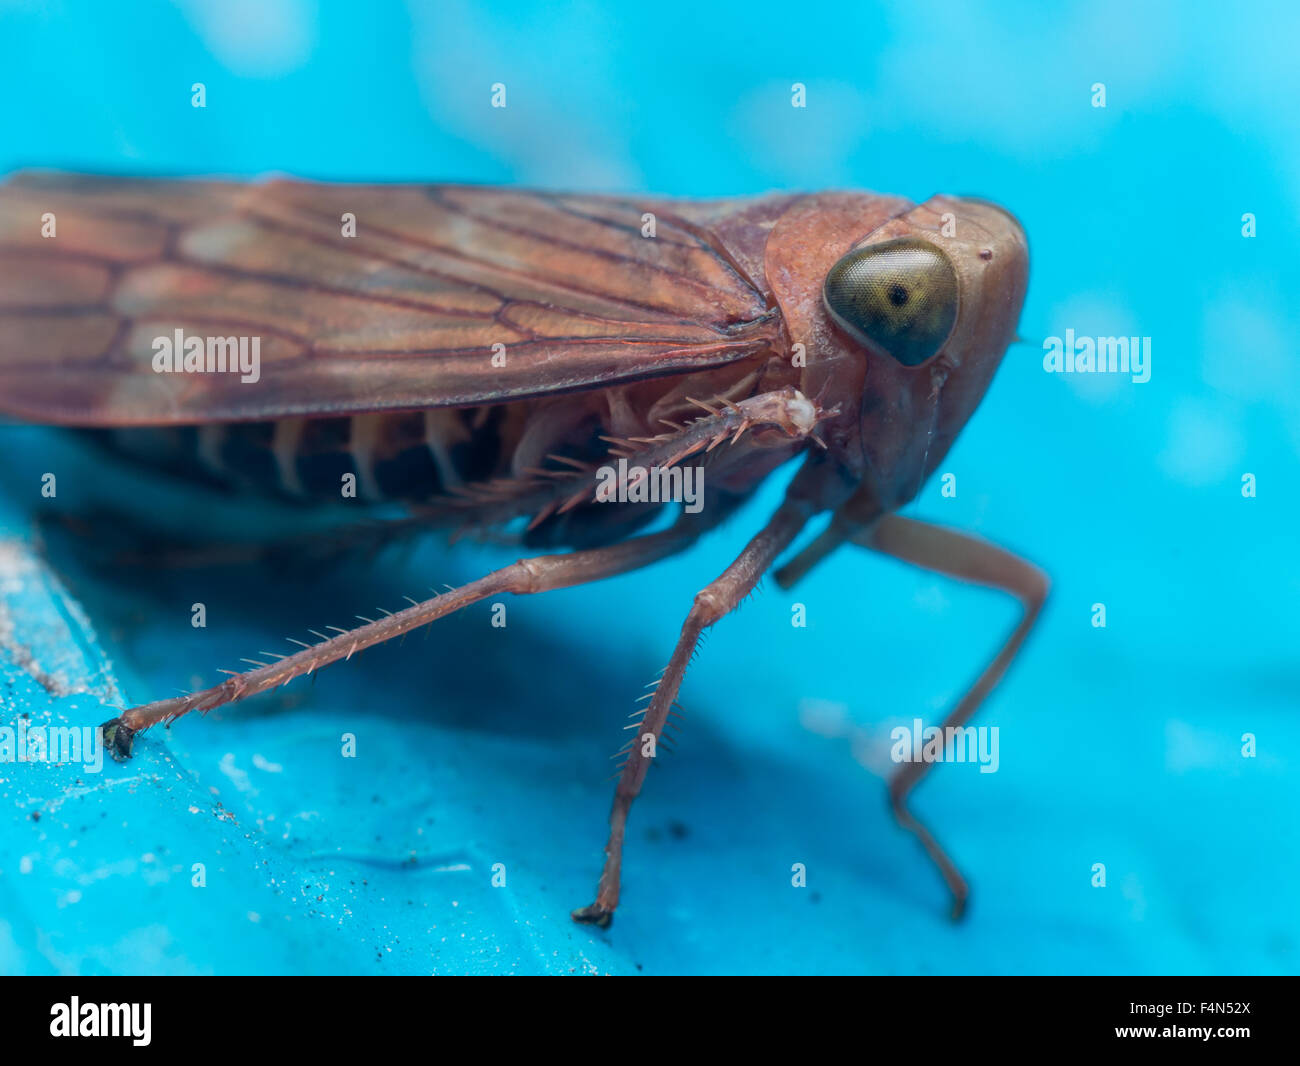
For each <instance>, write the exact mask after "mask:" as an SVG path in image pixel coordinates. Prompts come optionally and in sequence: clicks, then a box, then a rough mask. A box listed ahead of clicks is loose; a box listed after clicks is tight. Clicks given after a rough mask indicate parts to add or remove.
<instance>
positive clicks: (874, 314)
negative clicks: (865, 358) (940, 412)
mask: <svg viewBox="0 0 1300 1066" xmlns="http://www.w3.org/2000/svg"><path fill="white" fill-rule="evenodd" d="M822 299H823V300H825V302H826V310H828V311H829V312H830V313H831V317H832V318H834V319H835V321H836V322H837V323H838V324H839V325H840V327H841V328H842V329H844V330H845V331H846V332H847V333H849V334H851V335H852V336H854V337H856V338H857V339H858V340H859V341H862V342H864V343H870V344H874V345H876V346H877V347H880V348H883V349H884V350H885V351H886V352H888V353H889V354H890V355H891V356H893V358H895V359H897V360H898V361H899V362H900V363H902V364H903V365H904V366H920V365H921V364H922V363H924V362H925V361H926V360H927V359H930V358H931V357H933V356H934V355H935V354H936V353H937V352H938V351H939V349H940V348H942V347H943V345H944V342H945V341H946V340H947V339H948V334H950V333H951V332H952V327H953V323H955V322H956V321H957V272H956V271H955V270H953V267H952V263H951V262H949V260H948V257H947V256H946V255H944V254H943V253H942V252H941V251H939V249H938V248H936V247H935V246H934V245H932V244H928V243H926V242H925V241H922V240H916V239H914V238H911V237H903V238H900V239H899V240H893V241H885V242H883V243H881V244H872V245H869V246H867V247H866V248H859V249H856V250H855V251H852V252H849V254H848V255H846V256H845V257H844V258H843V259H841V260H840V261H839V262H838V263H836V264H835V265H834V266H833V267H831V269H830V273H828V274H827V275H826V284H825V285H824V286H823V287H822Z"/></svg>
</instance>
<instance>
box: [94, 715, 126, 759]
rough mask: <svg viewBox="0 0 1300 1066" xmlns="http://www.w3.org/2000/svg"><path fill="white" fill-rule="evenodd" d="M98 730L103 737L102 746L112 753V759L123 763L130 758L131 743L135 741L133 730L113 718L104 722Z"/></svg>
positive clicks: (119, 719) (120, 720) (118, 719)
mask: <svg viewBox="0 0 1300 1066" xmlns="http://www.w3.org/2000/svg"><path fill="white" fill-rule="evenodd" d="M99 728H100V731H101V732H102V733H103V736H104V744H105V745H106V746H107V747H108V750H109V751H110V752H112V753H113V758H114V759H116V760H117V761H118V762H125V761H126V760H127V759H129V758H130V757H131V743H132V741H134V740H135V730H134V729H132V728H131V727H130V726H129V725H127V724H126V723H125V722H123V721H122V719H121V718H114V719H112V720H111V721H108V722H105V723H104V724H103V725H101V726H100V727H99Z"/></svg>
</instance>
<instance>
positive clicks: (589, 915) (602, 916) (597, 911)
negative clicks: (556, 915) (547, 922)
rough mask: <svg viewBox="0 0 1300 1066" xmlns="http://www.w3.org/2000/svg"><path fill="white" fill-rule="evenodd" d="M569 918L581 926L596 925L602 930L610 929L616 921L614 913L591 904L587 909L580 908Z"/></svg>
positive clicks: (596, 904) (598, 905)
mask: <svg viewBox="0 0 1300 1066" xmlns="http://www.w3.org/2000/svg"><path fill="white" fill-rule="evenodd" d="M569 917H570V918H572V919H573V920H574V921H575V922H577V923H578V924H580V925H594V926H596V927H598V928H600V929H608V928H609V926H610V923H611V922H612V921H613V920H614V912H613V911H611V910H606V909H605V908H604V907H602V906H601V905H600V904H599V903H590V904H588V905H587V906H585V907H579V908H578V909H577V910H576V911H574V912H572V913H571V914H570V915H569Z"/></svg>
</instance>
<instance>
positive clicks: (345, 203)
mask: <svg viewBox="0 0 1300 1066" xmlns="http://www.w3.org/2000/svg"><path fill="white" fill-rule="evenodd" d="M647 214H651V215H653V216H654V217H653V219H650V220H647V218H646V216H647ZM688 215H689V216H691V217H695V218H700V217H706V218H707V217H709V215H708V213H707V212H703V211H701V210H700V209H699V208H689V209H685V210H683V212H682V213H681V214H676V213H674V211H673V208H672V207H671V206H670V205H659V209H658V210H656V206H655V205H653V204H650V205H645V204H640V203H636V202H632V201H629V200H620V199H616V198H607V197H585V196H566V195H560V194H548V193H528V192H516V191H505V190H499V189H491V188H479V187H472V186H448V185H443V186H437V185H424V186H414V185H329V184H313V183H305V182H292V181H270V182H264V183H257V184H238V183H228V182H211V181H188V180H156V179H155V180H150V179H114V178H100V177H77V176H68V175H59V174H47V173H30V174H22V175H18V176H17V177H16V178H14V179H12V180H11V181H9V182H8V183H6V184H3V185H0V414H4V415H8V416H12V417H16V418H21V419H25V420H29V421H38V422H51V423H58V424H68V425H83V426H129V425H166V424H189V423H198V422H205V421H223V420H252V419H267V418H277V417H283V416H292V415H308V416H310V415H329V414H349V413H359V412H365V411H395V410H413V409H419V408H429V407H445V406H457V405H465V404H475V403H484V402H488V401H492V402H500V401H503V400H512V399H524V398H529V397H535V396H540V395H544V394H549V393H558V392H565V391H573V390H582V389H589V388H594V387H600V386H605V385H610V384H616V383H620V382H629V381H636V380H641V379H645V378H650V377H657V376H663V375H667V374H674V373H688V372H691V371H694V370H700V369H706V368H709V367H714V366H720V365H724V364H727V363H730V362H733V361H736V360H740V359H744V358H746V357H748V356H751V355H754V354H755V353H757V352H761V351H762V350H764V349H765V348H768V347H770V346H771V345H772V343H773V337H774V336H775V333H776V330H777V328H778V323H777V322H776V319H775V313H774V312H772V311H771V310H770V307H769V302H768V300H767V299H766V297H765V296H764V294H763V293H762V292H760V291H759V289H758V288H757V287H756V286H755V284H754V283H753V282H752V281H751V280H750V279H749V277H747V276H746V274H745V272H744V271H743V270H742V269H741V268H740V267H739V266H738V264H737V263H736V261H735V260H734V259H732V258H731V257H730V256H728V255H727V254H726V252H725V249H723V248H722V247H721V246H720V244H719V242H717V241H716V240H714V239H712V237H711V235H710V233H709V232H708V230H707V228H706V227H704V226H701V225H698V224H696V223H694V222H691V221H687V216H688ZM647 222H649V225H648V224H647ZM651 225H652V226H653V235H650V232H651V231H650V226H651ZM177 331H180V333H179V334H178V333H177ZM193 338H199V341H198V342H195V341H193ZM214 338H215V344H216V349H215V350H216V351H222V350H224V351H226V352H228V353H230V360H229V362H230V363H231V364H233V363H235V361H236V360H235V358H234V354H233V353H234V351H235V349H234V348H229V347H226V343H227V341H230V342H239V341H243V342H245V348H244V349H242V351H244V352H245V353H246V352H248V351H250V350H255V351H256V352H257V364H258V365H257V368H256V373H255V374H253V373H244V372H234V370H233V369H227V370H214V369H213V366H214V364H213V363H212V361H211V353H212V352H213V350H214V349H213V344H214ZM254 338H255V339H256V344H255V345H254V344H253V343H252V342H253V340H254ZM194 343H199V344H201V345H202V346H203V348H202V352H203V354H204V355H206V357H207V359H208V361H207V362H206V363H204V364H202V372H184V366H183V364H182V363H181V360H180V355H181V351H182V348H183V346H184V345H187V344H194ZM173 350H174V352H175V360H176V361H175V363H171V362H169V361H168V358H169V357H168V355H167V353H168V352H169V351H173ZM157 360H162V367H163V369H161V370H159V369H158V368H157V366H156V361H157ZM244 366H245V368H246V367H247V366H248V356H247V355H245V364H244ZM174 369H175V370H176V371H177V372H173V370H174ZM194 369H198V367H195V368H194ZM254 377H255V380H253V379H254Z"/></svg>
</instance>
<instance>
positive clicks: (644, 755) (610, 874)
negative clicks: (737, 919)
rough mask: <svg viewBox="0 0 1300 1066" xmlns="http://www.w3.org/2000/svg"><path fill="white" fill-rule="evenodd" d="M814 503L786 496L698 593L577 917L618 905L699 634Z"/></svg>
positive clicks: (736, 599) (630, 760)
mask: <svg viewBox="0 0 1300 1066" xmlns="http://www.w3.org/2000/svg"><path fill="white" fill-rule="evenodd" d="M813 510H814V508H813V507H812V506H811V505H810V504H809V503H808V502H807V501H806V500H804V499H800V498H795V497H793V496H791V497H787V499H786V501H785V502H784V503H783V504H782V505H781V507H780V508H779V509H778V510H777V512H776V514H775V515H773V516H772V518H771V520H770V521H769V522H768V523H767V525H766V526H764V527H763V529H762V531H761V532H759V534H758V535H757V536H755V537H754V539H753V540H751V541H750V542H749V543H748V544H747V545H746V546H745V549H744V550H743V551H742V552H741V553H740V555H739V556H738V557H737V558H736V560H735V561H734V562H733V563H732V564H731V565H730V566H729V567H727V569H726V570H724V571H723V572H722V574H721V576H720V577H718V578H717V579H716V580H715V581H713V582H712V583H711V584H709V585H708V586H706V587H705V588H704V589H703V590H701V591H700V592H698V593H696V596H695V602H694V604H693V605H692V607H691V610H690V613H689V614H688V615H687V616H686V622H685V624H684V625H683V626H682V632H681V636H680V637H678V639H677V646H676V647H675V648H674V649H673V654H672V658H670V659H669V660H668V666H667V667H666V668H665V670H664V673H663V676H662V677H661V678H660V679H659V684H658V686H657V687H656V689H655V694H654V697H653V699H651V701H650V707H649V709H648V710H647V711H646V714H645V717H644V718H643V719H642V721H641V724H640V728H639V729H637V731H636V734H635V735H634V736H633V738H632V741H631V742H630V744H629V747H628V753H627V761H626V762H624V763H623V766H622V770H621V771H620V773H619V779H618V785H617V786H616V787H615V789H614V806H613V808H612V809H611V811H610V814H609V842H608V843H607V844H606V845H605V865H604V869H603V870H602V871H601V875H600V883H599V884H598V885H597V888H596V901H595V902H594V903H591V904H588V905H587V906H586V907H581V908H579V909H578V910H576V911H574V912H573V914H572V915H571V917H572V918H573V920H574V921H575V922H584V923H589V924H592V925H598V926H601V927H605V926H608V925H609V923H610V922H611V921H612V920H613V918H614V909H615V908H616V907H617V906H618V895H619V875H620V871H621V869H622V865H623V836H624V830H625V828H626V825H627V816H628V811H629V810H630V809H631V807H632V801H633V800H634V799H636V797H637V795H638V794H639V793H640V791H641V785H642V783H643V782H644V781H645V775H646V771H647V770H648V769H649V768H650V760H651V759H652V758H654V753H655V750H656V746H657V745H658V743H659V738H660V736H661V734H662V733H663V729H664V725H665V724H666V723H667V721H668V713H669V711H671V710H672V708H673V705H674V703H675V702H676V700H677V692H678V690H679V689H680V688H681V684H682V678H683V676H684V675H685V673H686V667H687V665H688V664H689V662H690V660H691V656H692V655H694V653H695V645H696V643H697V642H698V641H699V639H700V634H701V633H703V632H704V630H705V629H706V628H707V627H709V626H711V625H713V623H714V622H716V621H718V620H719V619H720V618H722V617H724V616H725V615H727V614H729V613H730V612H731V611H733V610H734V609H735V608H736V606H737V605H738V604H739V603H740V601H741V600H743V599H744V598H745V597H746V596H748V595H749V593H750V592H751V591H752V590H753V588H754V586H755V585H756V584H757V583H758V579H759V578H760V577H762V576H763V574H764V572H766V570H767V568H768V567H769V566H771V565H772V562H773V560H774V559H775V558H776V557H777V556H778V555H779V554H780V553H781V552H782V551H784V550H785V549H786V548H787V547H788V546H789V545H790V542H791V541H793V540H794V538H795V537H796V536H797V535H798V533H799V530H801V529H802V528H803V527H804V525H805V523H806V522H807V521H808V518H809V517H810V516H811V514H812V513H813Z"/></svg>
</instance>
